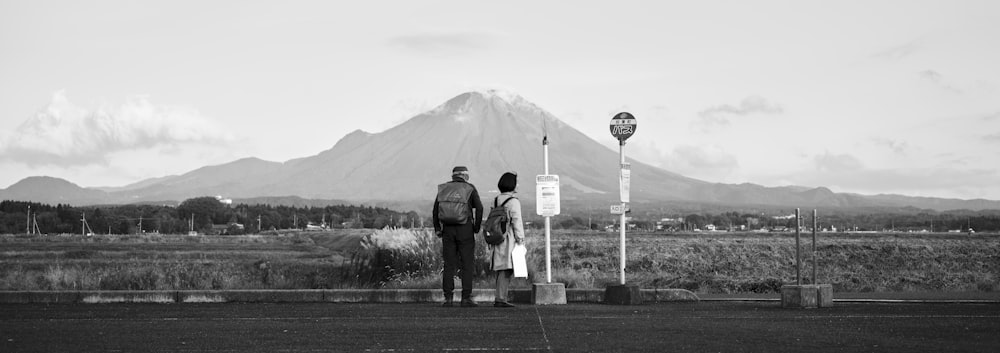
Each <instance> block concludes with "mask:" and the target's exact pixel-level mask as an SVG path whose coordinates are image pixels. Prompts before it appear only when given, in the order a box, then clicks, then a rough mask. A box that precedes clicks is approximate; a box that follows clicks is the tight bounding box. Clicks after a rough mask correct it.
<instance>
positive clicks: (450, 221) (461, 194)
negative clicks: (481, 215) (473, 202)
mask: <svg viewBox="0 0 1000 353" xmlns="http://www.w3.org/2000/svg"><path fill="white" fill-rule="evenodd" d="M474 188H475V187H474V186H472V184H468V183H464V182H448V183H444V184H441V185H438V194H437V201H438V221H440V222H441V223H444V224H447V225H456V224H465V223H467V222H468V221H469V219H471V218H472V211H471V210H470V209H469V196H471V195H472V190H473V189H474Z"/></svg>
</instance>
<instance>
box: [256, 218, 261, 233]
mask: <svg viewBox="0 0 1000 353" xmlns="http://www.w3.org/2000/svg"><path fill="white" fill-rule="evenodd" d="M260 231H261V229H260V215H257V233H258V234H259V233H260Z"/></svg>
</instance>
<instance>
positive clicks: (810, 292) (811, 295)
mask: <svg viewBox="0 0 1000 353" xmlns="http://www.w3.org/2000/svg"><path fill="white" fill-rule="evenodd" d="M818 292H819V291H818V290H817V286H816V285H814V284H802V285H793V284H790V285H784V286H781V307H782V308H815V307H817V303H818V301H817V293H818Z"/></svg>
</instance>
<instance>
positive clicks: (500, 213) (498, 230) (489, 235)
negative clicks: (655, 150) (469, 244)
mask: <svg viewBox="0 0 1000 353" xmlns="http://www.w3.org/2000/svg"><path fill="white" fill-rule="evenodd" d="M514 198H515V197H513V196H511V197H509V198H507V199H506V200H504V201H503V203H501V204H500V206H497V199H495V198H494V199H493V208H491V209H490V215H489V216H488V217H486V224H485V225H484V226H483V239H485V240H486V244H490V245H499V244H502V243H503V241H504V239H506V236H505V234H507V224H508V223H510V215H509V214H507V209H506V208H504V206H505V205H507V201H510V200H511V199H514Z"/></svg>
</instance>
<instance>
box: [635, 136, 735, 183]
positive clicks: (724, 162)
mask: <svg viewBox="0 0 1000 353" xmlns="http://www.w3.org/2000/svg"><path fill="white" fill-rule="evenodd" d="M633 153H634V154H635V158H637V159H639V160H641V161H644V162H647V163H651V164H653V165H655V166H658V167H660V168H663V169H666V170H668V171H671V172H674V173H678V174H681V175H684V176H688V177H692V178H696V179H702V180H705V181H711V182H719V181H722V180H725V179H726V176H728V175H730V174H731V173H733V172H734V171H736V170H738V169H739V167H740V164H739V161H737V159H736V156H734V155H732V154H730V153H728V152H727V151H726V150H725V149H724V148H723V147H721V146H719V145H701V146H698V145H678V146H676V147H674V149H673V150H672V151H669V152H661V151H660V150H659V149H658V148H657V147H656V146H654V145H653V144H652V143H649V144H646V145H637V146H636V148H635V149H634V151H633Z"/></svg>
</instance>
